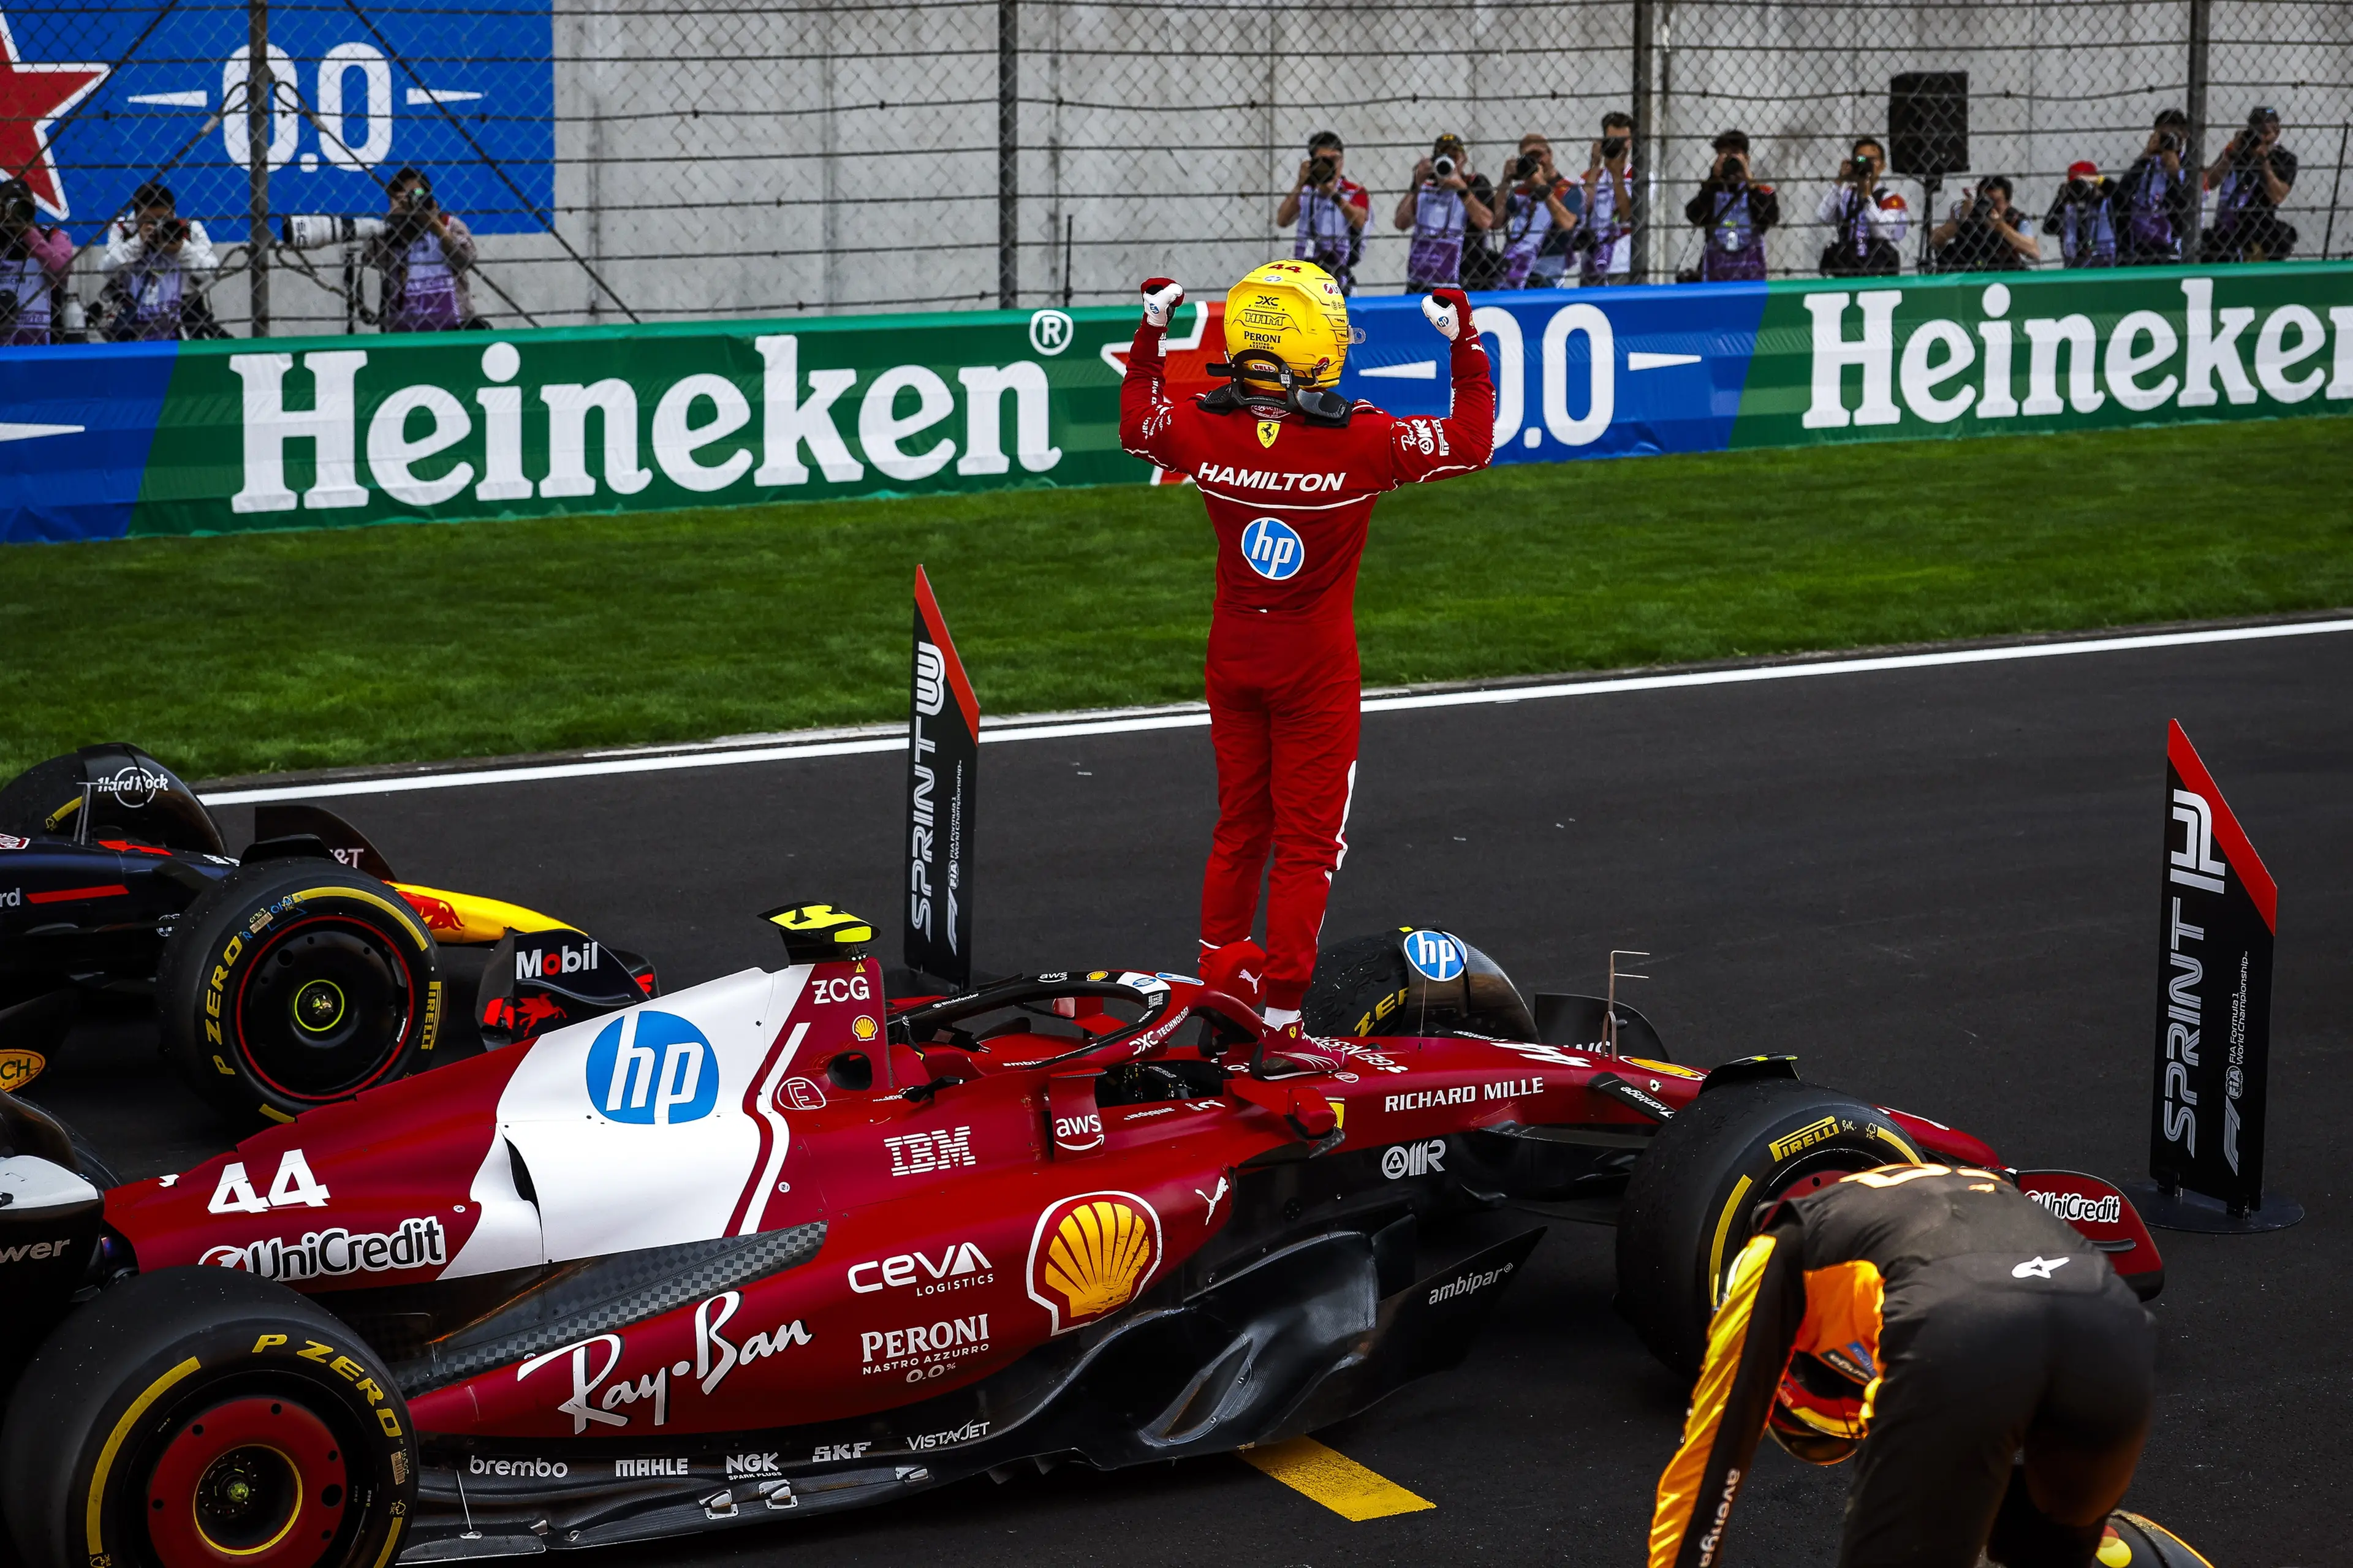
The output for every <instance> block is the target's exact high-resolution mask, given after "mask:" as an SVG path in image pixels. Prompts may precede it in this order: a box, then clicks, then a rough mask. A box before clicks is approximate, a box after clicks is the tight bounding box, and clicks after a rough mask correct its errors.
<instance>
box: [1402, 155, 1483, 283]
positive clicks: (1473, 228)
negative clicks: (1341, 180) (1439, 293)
mask: <svg viewBox="0 0 2353 1568" xmlns="http://www.w3.org/2000/svg"><path fill="white" fill-rule="evenodd" d="M1493 199H1494V188H1493V186H1492V185H1490V184H1488V181H1487V176H1485V175H1484V174H1476V173H1473V172H1472V168H1471V154H1470V153H1467V152H1465V151H1464V150H1463V146H1462V138H1461V137H1460V136H1456V135H1452V134H1451V133H1450V134H1448V135H1444V136H1440V138H1439V139H1438V141H1437V142H1436V143H1435V144H1434V145H1432V147H1431V148H1430V156H1429V157H1427V158H1424V159H1423V160H1422V161H1421V162H1420V163H1416V164H1415V165H1414V166H1413V188H1412V189H1411V190H1409V191H1408V192H1406V194H1405V195H1403V196H1402V197H1400V198H1399V199H1398V205H1397V215H1396V222H1397V226H1398V227H1399V228H1407V229H1411V230H1412V231H1413V247H1412V248H1411V249H1410V250H1409V251H1408V252H1407V253H1406V258H1405V291H1406V292H1407V293H1409V294H1419V293H1422V292H1425V291H1427V290H1429V289H1451V288H1454V287H1456V286H1457V285H1458V284H1461V283H1462V282H1464V281H1465V280H1464V279H1463V277H1462V252H1463V249H1464V247H1465V243H1466V241H1467V240H1468V239H1469V237H1470V236H1471V235H1472V233H1474V232H1475V233H1477V234H1480V235H1482V236H1483V235H1484V234H1485V233H1486V232H1487V230H1488V229H1489V228H1491V227H1493V226H1494V222H1495V215H1494V210H1493V208H1492V207H1491V206H1490V205H1488V204H1489V203H1490V202H1492V201H1493ZM1482 282H1483V280H1482Z"/></svg>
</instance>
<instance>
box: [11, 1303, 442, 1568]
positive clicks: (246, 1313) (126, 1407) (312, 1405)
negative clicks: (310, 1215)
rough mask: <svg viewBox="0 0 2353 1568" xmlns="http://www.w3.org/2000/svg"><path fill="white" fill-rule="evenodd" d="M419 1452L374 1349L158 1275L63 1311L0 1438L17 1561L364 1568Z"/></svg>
mask: <svg viewBox="0 0 2353 1568" xmlns="http://www.w3.org/2000/svg"><path fill="white" fill-rule="evenodd" d="M416 1490H417V1454H416V1439H415V1437H414V1436H413V1435H412V1433H411V1431H410V1428H409V1425H408V1409H407V1405H406V1404H405V1403H404V1402H403V1401H402V1399H401V1397H400V1390H399V1389H398V1388H397V1387H396V1386H395V1385H394V1384H393V1382H392V1377H391V1374H390V1373H387V1372H386V1371H385V1368H384V1365H383V1363H381V1362H380V1361H379V1360H378V1359H377V1358H376V1356H375V1352H372V1351H371V1350H369V1349H368V1347H367V1346H366V1345H364V1343H362V1342H360V1341H359V1340H358V1339H357V1338H356V1337H355V1336H354V1335H353V1333H352V1331H350V1330H349V1329H348V1328H346V1327H344V1326H343V1324H342V1323H341V1322H339V1321H336V1320H335V1319H333V1318H332V1317H330V1316H328V1315H327V1314H326V1313H325V1312H323V1311H322V1310H319V1309H318V1308H317V1307H314V1306H312V1305H311V1303H310V1302H308V1301H306V1300H303V1299H302V1298H301V1296H299V1295H297V1294H295V1293H294V1292H293V1291H291V1290H290V1289H286V1288H285V1287H284V1286H282V1285H277V1284H272V1283H271V1282H269V1280H266V1279H255V1278H253V1277H252V1276H251V1275H249V1274H245V1273H241V1272H238V1271H237V1270H235V1269H229V1268H167V1269H163V1270H160V1271H158V1272H156V1273H153V1274H147V1275H141V1276H138V1277H136V1278H133V1279H127V1280H125V1281H123V1282H122V1283H121V1284H120V1285H116V1286H113V1287H112V1288H111V1289H108V1290H106V1291H105V1292H103V1293H102V1294H101V1295H100V1297H99V1298H98V1300H95V1301H92V1302H90V1303H89V1304H88V1305H86V1306H83V1307H80V1308H79V1309H77V1310H75V1311H74V1312H73V1313H72V1314H71V1315H70V1316H69V1317H68V1318H67V1319H66V1321H64V1322H63V1323H61V1324H59V1325H58V1328H57V1330H56V1331H53V1332H52V1333H51V1334H50V1336H49V1338H48V1339H47V1342H44V1343H43V1344H42V1346H41V1348H40V1350H39V1352H37V1354H36V1355H35V1356H34V1358H33V1361H32V1363H31V1364H30V1365H28V1366H27V1367H26V1369H25V1374H24V1377H23V1379H22V1380H21V1381H20V1382H19V1383H18V1384H17V1385H16V1394H15V1395H14V1396H13V1397H12V1398H11V1400H10V1401H9V1406H8V1415H7V1425H6V1426H5V1429H0V1513H5V1516H6V1518H7V1521H8V1527H9V1531H10V1533H11V1534H12V1535H13V1536H14V1538H15V1541H16V1549H17V1551H18V1552H20V1553H21V1554H22V1556H23V1559H24V1562H25V1563H26V1568H229V1565H233V1568H380V1565H381V1564H385V1563H390V1562H391V1561H392V1560H393V1558H394V1557H395V1556H396V1555H397V1554H398V1552H399V1550H400V1543H401V1539H402V1537H403V1536H404V1535H405V1534H406V1529H407V1525H408V1520H409V1515H410V1511H411V1510H412V1509H413V1508H414V1506H415V1502H416Z"/></svg>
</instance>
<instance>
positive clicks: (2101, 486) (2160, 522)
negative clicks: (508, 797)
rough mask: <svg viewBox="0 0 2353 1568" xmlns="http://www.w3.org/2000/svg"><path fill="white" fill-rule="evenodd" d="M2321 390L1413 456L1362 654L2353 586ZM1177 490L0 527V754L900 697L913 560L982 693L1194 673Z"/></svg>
mask: <svg viewBox="0 0 2353 1568" xmlns="http://www.w3.org/2000/svg"><path fill="white" fill-rule="evenodd" d="M2348 428H2353V427H2348V425H2347V424H2346V422H2345V421H2344V420H2343V419H2341V418H2307V419H2292V420H2276V421H2268V420H2267V421H2263V422H2258V423H2248V424H2232V425H2204V426H2185V427H2179V428H2175V429H2170V430H2165V431H2111V432H2098V433H2088V434H2079V435H2063V436H2040V437H2002V438H1997V439H1982V440H1971V441H1944V442H1922V443H1917V444H1906V445H1894V446H1891V445H1870V446H1852V447H1816V448H1810V449H1803V450H1791V451H1769V452H1744V453H1723V454H1712V455H1706V456H1698V457H1681V458H1650V459H1645V460H1641V461H1632V462H1593V463H1573V464H1565V465H1559V466H1536V465H1529V466H1526V467H1518V468H1506V469H1500V470H1496V471H1493V472H1490V473H1487V474H1482V475H1479V476H1476V477H1474V478H1472V479H1466V480H1457V481H1454V482H1451V483H1447V484H1441V485H1435V486H1432V487H1430V488H1429V489H1416V490H1409V491H1405V492H1400V493H1399V494H1397V495H1395V496H1391V497H1389V498H1388V499H1387V500H1383V501H1382V502H1381V503H1380V506H1379V509H1378V510H1377V511H1376V513H1375V514H1374V518H1373V530H1372V542H1371V545H1370V547H1369V548H1368V549H1367V551H1366V556H1365V563H1364V572H1363V576H1362V579H1361V582H1360V584H1359V588H1358V604H1357V608H1358V617H1359V623H1360V626H1361V628H1362V638H1363V644H1364V658H1365V678H1366V681H1367V682H1368V683H1373V684H1391V683H1397V682H1405V681H1424V680H1441V679H1469V678H1476V677H1489V676H1508V675H1529V674H1539V673H1543V672H1546V671H1553V670H1569V669H1580V668H1612V667H1619V666H1626V665H1639V664H1646V663H1654V662H1671V661H1681V660H1692V659H1710V658H1726V657H1732V656H1739V655H1754V654H1769V653H1786V652H1794V651H1801V650H1809V649H1835V648H1843V647H1861V646H1867V645H1872V644H1882V643H1897V642H1917V641H1933V640H1939V639H1947V638H1962V637H1987V636H1992V635H1999V634H2004V633H2015V632H2037V631H2063V630H2077V629H2089V628H2094V627H2101V626H2126V625H2133V624H2137V623H2147V622H2153V621H2169V620H2184V619H2193V618H2202V617H2220V616H2246V615H2259V614H2266V613H2275V612H2281V611H2292V610H2307V609H2311V610H2316V609H2323V608H2327V607H2332V606H2339V605H2353V500H2348V489H2353V486H2348V480H2353V464H2348V460H2347V450H2348V447H2347V442H2348ZM1212 555H1213V552H1212V542H1211V538H1210V533H1209V530H1208V523H1207V521H1205V519H1204V518H1203V516H1202V513H1201V503H1200V500H1199V498H1198V496H1197V495H1196V494H1195V493H1194V492H1193V491H1192V490H1191V489H1189V488H1165V489H1075V490H1060V491H1039V490H1028V491H1021V492H1013V493H1004V494H997V495H987V496H972V497H962V498H954V499H943V500H897V501H849V502H839V503H832V504H808V503H801V504H793V505H781V506H771V507H760V508H731V509H727V510H711V511H702V512H693V511H689V512H666V513H657V514H643V515H638V516H629V517H617V518H615V517H583V518H576V519H560V520H541V521H523V522H504V523H471V524H455V525H452V524H413V525H399V526H388V527H377V528H361V529H337V530H322V531H315V532H294V533H260V534H245V535H237V536H230V537H224V538H212V539H156V540H141V541H132V542H114V543H104V544H83V545H48V546H28V545H27V546H10V547H6V548H5V551H0V650H5V656H4V657H0V663H5V673H6V693H5V699H0V778H5V777H8V776H10V775H12V774H13V773H16V771H17V770H18V769H20V768H22V767H25V766H26V765H27V764H29V763H34V762H37V761H38V760H39V759H40V758H42V757H45V756H48V755H51V754H53V753H55V752H62V751H66V750H69V749H70V748H72V747H74V746H76V745H79V744H83V743H86V742H91V741H98V740H128V741H134V742H138V743H140V744H142V745H144V746H146V747H148V748H149V749H150V750H152V751H153V752H155V753H156V754H157V755H158V756H160V757H162V758H164V760H165V761H166V762H168V763H172V764H173V765H174V766H175V767H178V768H180V769H181V770H183V771H184V772H185V773H186V774H187V776H189V777H192V778H197V777H217V776H222V775H226V774H231V773H255V772H264V771H274V770H280V769H289V768H307V767H321V766H328V765H334V764H343V763H388V762H398V761H414V760H422V759H433V758H442V757H465V756H488V755H498V754H502V753H513V752H538V751H552V750H559V749H563V748H567V747H575V746H597V745H612V744H624V743H631V742H661V741H680V740H694V739H704V738H708V737H712V736H717V735H725V734H738V733H744V732H748V731H768V730H784V729H794V728H798V727H802V726H807V725H819V724H837V723H846V722H855V721H873V720H888V719H894V718H897V717H899V716H900V715H901V714H902V713H903V712H904V711H905V705H906V680H907V637H908V630H907V628H908V617H909V609H908V601H909V591H910V589H909V585H910V580H911V578H912V576H913V570H914V566H915V563H918V562H922V563H924V564H925V565H926V566H927V567H928V568H929V570H930V572H931V574H932V578H933V581H934V584H936V586H937V587H938V590H939V594H940V598H941V601H942V604H943V605H944V608H945V609H946V612H947V615H948V617H949V622H950V624H951V626H953V627H954V628H955V635H956V639H957V642H958V645H959V646H960V647H962V649H963V651H964V655H965V661H966V663H967V664H968V665H969V667H970V668H971V669H972V671H973V676H974V683H975V685H976V687H977V688H978V689H979V692H980V698H981V701H982V703H983V705H984V706H985V707H986V708H987V709H988V710H991V711H994V712H998V713H1012V712H1019V711H1025V710H1048V709H1068V708H1087V707H1100V706H1108V705H1113V704H1120V703H1131V702H1162V701H1170V700H1181V699H1186V698H1193V697H1198V695H1199V692H1200V661H1201V650H1202V644H1203V640H1204V638H1205V637H1206V636H1207V632H1208V616H1209V595H1210V585H1211V564H1212Z"/></svg>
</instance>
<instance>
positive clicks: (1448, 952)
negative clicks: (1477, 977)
mask: <svg viewBox="0 0 2353 1568" xmlns="http://www.w3.org/2000/svg"><path fill="white" fill-rule="evenodd" d="M1405 961H1406V962H1407V963H1410V964H1412V965H1413V972H1414V973H1416V974H1419V975H1420V976H1421V977H1422V978H1423V979H1424V980H1451V979H1453V978H1454V977H1455V976H1456V975H1458V974H1460V973H1462V944H1461V942H1457V941H1455V940H1454V939H1453V938H1452V937H1451V936H1449V935H1447V934H1446V933H1445V932H1444V931H1414V932H1411V933H1410V934H1409V935H1408V936H1407V937H1406V939H1405Z"/></svg>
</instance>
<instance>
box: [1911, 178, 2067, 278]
mask: <svg viewBox="0 0 2353 1568" xmlns="http://www.w3.org/2000/svg"><path fill="white" fill-rule="evenodd" d="M1928 243H1929V244H1930V245H1931V246H1933V247H1935V249H1936V270H1937V271H1939V272H2016V271H2020V270H2021V269H2023V268H2026V267H2028V266H2029V265H2031V263H2034V262H2037V261H2040V260H2042V246H2041V244H2040V243H2038V242H2037V241H2036V239H2035V237H2034V220H2033V219H2032V218H2031V217H2028V216H2026V215H2025V214H2024V213H2022V212H2020V211H2019V210H2018V209H2017V208H2016V207H2014V206H2012V205H2010V181H2009V179H2008V177H2007V176H2004V175H2001V174H1988V175H1987V176H1986V177H1985V178H1984V179H1982V180H1979V181H1978V183H1977V186H1976V188H1975V189H1973V190H1968V191H1964V192H1963V193H1962V199H1961V200H1960V201H1957V202H1955V203H1954V204H1953V210H1952V214H1951V216H1948V217H1947V218H1946V219H1945V221H1944V222H1942V223H1940V224H1938V225H1937V226H1936V228H1935V229H1934V230H1932V231H1931V232H1930V233H1929V235H1928Z"/></svg>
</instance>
